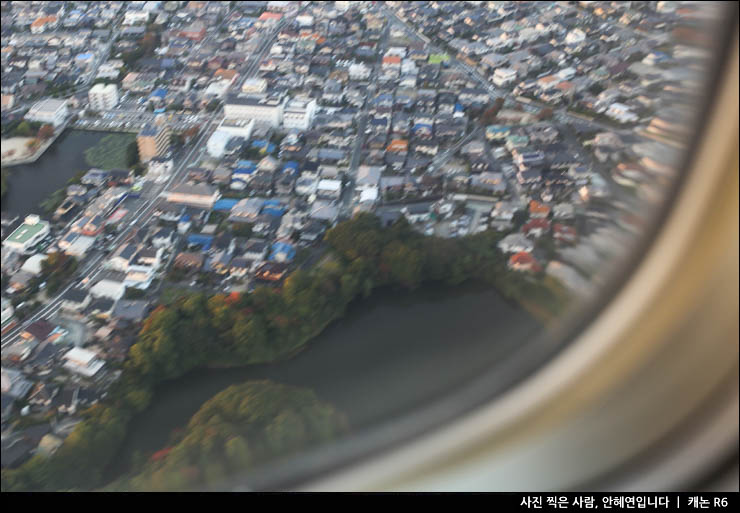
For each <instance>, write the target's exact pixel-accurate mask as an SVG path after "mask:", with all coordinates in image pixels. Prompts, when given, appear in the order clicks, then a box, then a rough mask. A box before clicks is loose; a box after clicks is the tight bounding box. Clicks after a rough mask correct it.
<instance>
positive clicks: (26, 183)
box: [2, 130, 109, 219]
mask: <svg viewBox="0 0 740 513" xmlns="http://www.w3.org/2000/svg"><path fill="white" fill-rule="evenodd" d="M107 135H109V133H108V132H87V131H82V130H67V131H66V132H65V133H63V134H62V135H61V136H60V137H59V139H57V140H56V141H54V144H52V145H51V147H50V148H48V149H47V150H46V151H45V152H44V154H43V155H41V157H39V159H38V160H37V161H36V162H34V163H33V164H25V165H22V166H12V167H8V168H7V170H8V172H9V176H8V192H7V194H6V195H5V198H3V201H2V211H3V212H7V213H8V214H9V215H10V216H13V217H14V216H20V217H21V219H22V218H23V217H25V216H26V215H28V214H40V213H41V212H40V211H39V208H38V205H39V203H41V202H42V201H44V200H45V199H46V198H47V197H48V196H49V194H51V193H52V192H54V191H56V190H59V189H61V188H62V187H64V186H65V185H67V180H69V179H70V178H72V177H73V176H74V175H75V174H77V173H78V172H79V171H83V170H87V169H90V166H89V165H87V162H85V150H86V149H88V148H90V147H92V146H95V145H96V144H98V142H99V141H100V140H101V139H102V138H103V137H105V136H107Z"/></svg>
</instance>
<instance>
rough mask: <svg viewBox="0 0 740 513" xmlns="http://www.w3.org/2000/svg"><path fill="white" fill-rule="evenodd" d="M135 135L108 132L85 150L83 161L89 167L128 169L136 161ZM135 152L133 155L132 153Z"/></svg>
mask: <svg viewBox="0 0 740 513" xmlns="http://www.w3.org/2000/svg"><path fill="white" fill-rule="evenodd" d="M131 145H133V147H134V150H136V136H135V135H133V134H110V135H106V136H105V137H103V138H102V139H101V140H100V142H98V144H96V145H95V146H93V147H91V148H88V149H87V150H85V161H86V162H87V163H88V165H90V166H91V167H96V168H100V169H106V170H107V169H128V168H130V167H131V166H134V165H135V164H136V163H137V162H138V156H139V154H138V150H137V151H136V152H134V151H132V150H131V149H130V147H131ZM134 153H135V155H134Z"/></svg>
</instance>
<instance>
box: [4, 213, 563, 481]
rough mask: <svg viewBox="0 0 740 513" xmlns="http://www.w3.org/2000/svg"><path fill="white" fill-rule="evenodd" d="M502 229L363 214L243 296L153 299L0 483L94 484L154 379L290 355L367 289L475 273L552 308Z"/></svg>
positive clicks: (557, 301)
mask: <svg viewBox="0 0 740 513" xmlns="http://www.w3.org/2000/svg"><path fill="white" fill-rule="evenodd" d="M502 236H503V235H502V234H499V233H496V232H483V233H480V234H476V235H472V236H469V237H464V238H460V239H439V238H435V237H424V236H423V235H421V234H419V233H418V232H415V231H414V230H413V229H412V228H411V227H410V226H409V225H408V224H407V223H406V222H405V221H404V220H403V219H401V220H400V221H399V222H397V223H396V224H394V225H393V226H392V227H389V228H382V227H381V225H380V222H379V220H378V219H377V218H376V217H375V216H374V215H372V214H360V215H358V216H356V217H355V218H354V219H352V220H350V221H346V222H343V223H340V224H339V225H337V226H336V227H334V228H332V229H331V230H330V231H329V232H328V233H327V236H326V241H327V243H328V245H329V246H330V248H331V250H332V253H330V255H331V258H329V257H327V258H325V259H324V260H322V262H321V263H320V264H319V265H316V266H315V267H313V268H311V269H308V270H298V271H295V272H293V273H292V274H291V275H290V276H289V277H288V278H287V279H286V280H285V282H284V285H283V287H282V289H276V288H270V287H258V288H257V289H255V290H254V292H252V293H251V294H244V295H242V294H238V293H232V294H231V295H228V296H227V295H223V294H215V295H212V296H208V295H205V294H203V293H193V294H189V295H187V296H184V297H181V298H178V299H176V300H175V301H174V302H173V303H171V304H169V305H167V306H165V305H160V306H159V307H157V308H156V309H155V310H154V311H153V312H152V313H151V315H150V316H149V317H148V318H147V319H146V321H145V322H144V323H143V326H142V329H141V331H140V333H139V336H138V339H137V342H136V343H135V344H134V345H133V346H132V347H131V349H130V351H129V357H128V359H127V360H126V362H125V365H124V372H123V375H122V376H121V378H120V379H119V380H118V381H117V382H116V383H114V385H113V386H112V387H111V389H110V391H109V393H108V397H107V398H106V400H105V401H104V402H102V403H99V404H97V405H95V406H94V407H92V408H91V409H89V410H88V411H87V412H86V413H85V420H84V421H83V422H82V423H80V424H79V425H78V426H77V428H76V429H75V431H74V432H73V433H72V434H71V435H70V436H69V437H68V438H67V440H66V441H65V443H64V444H63V445H62V447H61V448H60V449H59V450H58V451H57V453H56V454H55V455H54V456H52V457H51V458H48V459H45V458H44V457H42V456H36V457H34V458H33V459H31V460H30V461H29V462H28V463H26V464H25V465H23V466H22V467H20V468H19V469H16V470H10V471H8V470H3V473H2V488H3V490H60V489H62V490H64V489H72V488H94V487H96V486H99V485H101V484H103V483H102V482H101V480H102V475H103V471H104V470H105V469H106V467H107V466H108V465H109V464H110V463H111V461H112V459H113V458H114V457H115V455H116V452H117V450H118V448H119V446H120V445H121V443H122V442H123V440H124V437H125V434H126V429H127V425H128V423H129V422H130V420H131V419H132V418H133V417H134V416H135V415H138V414H140V413H141V412H143V411H144V410H145V409H146V408H147V406H148V405H149V404H150V401H151V398H152V396H153V393H154V389H155V386H156V385H157V384H158V383H160V382H163V381H166V380H170V379H174V378H177V377H180V376H182V375H184V374H186V373H187V372H189V371H191V370H193V369H195V368H198V367H203V366H206V365H213V364H216V365H230V366H241V365H248V364H255V363H267V362H273V361H276V360H278V359H281V358H285V357H287V356H290V355H293V354H295V352H296V351H298V350H299V349H301V348H302V347H304V346H305V345H306V343H307V342H308V341H309V340H311V339H312V338H313V337H315V336H316V335H318V334H319V333H320V332H321V331H322V330H323V329H324V328H326V326H327V325H329V324H330V323H331V322H332V321H334V320H336V319H338V318H340V317H341V316H342V315H344V312H345V311H346V309H347V307H348V306H349V304H350V303H351V302H352V301H354V300H355V299H357V298H361V297H367V296H368V295H370V294H371V292H372V291H373V289H374V288H376V287H384V286H385V287H387V286H390V287H397V288H399V289H406V290H412V289H415V288H416V287H418V286H419V285H421V284H422V283H423V282H425V281H434V282H440V283H444V284H449V285H457V284H460V283H462V282H464V281H466V280H476V281H480V282H484V283H488V284H490V285H493V286H494V287H495V288H496V289H497V290H498V291H499V293H500V294H501V295H502V296H503V297H504V298H506V299H508V300H510V301H513V302H517V303H519V304H524V305H526V306H527V307H528V309H529V310H530V311H531V312H534V313H536V314H537V315H538V317H539V318H540V319H543V320H546V319H548V318H550V317H552V316H555V315H558V314H560V313H561V312H562V310H563V309H564V308H565V307H566V306H567V303H568V298H567V296H566V294H565V292H564V291H563V289H562V288H561V287H560V286H559V285H558V284H557V283H556V282H554V281H549V280H548V279H546V278H544V277H542V276H537V277H528V276H527V275H526V274H525V273H516V272H511V271H509V270H508V269H507V266H506V257H505V255H503V254H501V252H500V251H499V250H498V248H497V246H496V244H497V243H498V241H499V240H500V239H501V237H502ZM254 413H255V414H257V413H258V412H254ZM70 468H74V469H75V472H69V469H70Z"/></svg>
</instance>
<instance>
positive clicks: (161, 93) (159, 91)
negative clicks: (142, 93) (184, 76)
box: [149, 87, 167, 98]
mask: <svg viewBox="0 0 740 513" xmlns="http://www.w3.org/2000/svg"><path fill="white" fill-rule="evenodd" d="M166 95H167V89H165V88H164V87H158V88H156V89H155V90H154V91H152V94H150V95H149V97H150V98H152V97H157V98H164V97H165V96H166Z"/></svg>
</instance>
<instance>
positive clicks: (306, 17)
mask: <svg viewBox="0 0 740 513" xmlns="http://www.w3.org/2000/svg"><path fill="white" fill-rule="evenodd" d="M295 21H296V23H298V26H299V27H313V16H311V15H310V14H301V15H300V16H296V17H295Z"/></svg>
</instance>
